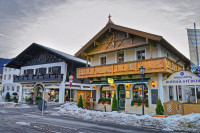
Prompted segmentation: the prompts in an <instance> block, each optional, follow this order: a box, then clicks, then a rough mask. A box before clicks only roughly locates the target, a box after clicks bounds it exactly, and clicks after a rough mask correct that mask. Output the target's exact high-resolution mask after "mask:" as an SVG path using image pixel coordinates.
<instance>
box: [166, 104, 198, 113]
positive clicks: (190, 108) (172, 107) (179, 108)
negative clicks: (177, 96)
mask: <svg viewBox="0 0 200 133" xmlns="http://www.w3.org/2000/svg"><path fill="white" fill-rule="evenodd" d="M164 111H165V114H166V115H176V114H180V115H187V114H191V113H200V104H196V103H180V102H177V101H169V102H166V103H164Z"/></svg>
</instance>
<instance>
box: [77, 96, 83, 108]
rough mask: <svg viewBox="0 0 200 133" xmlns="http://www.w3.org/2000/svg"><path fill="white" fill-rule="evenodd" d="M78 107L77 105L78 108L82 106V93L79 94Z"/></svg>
mask: <svg viewBox="0 0 200 133" xmlns="http://www.w3.org/2000/svg"><path fill="white" fill-rule="evenodd" d="M78 107H79V108H83V99H82V95H80V96H79V100H78Z"/></svg>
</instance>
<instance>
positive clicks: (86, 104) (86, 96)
mask: <svg viewBox="0 0 200 133" xmlns="http://www.w3.org/2000/svg"><path fill="white" fill-rule="evenodd" d="M80 95H81V96H82V99H83V104H84V108H86V109H89V106H90V98H91V91H80V90H77V104H78V101H79V97H80Z"/></svg>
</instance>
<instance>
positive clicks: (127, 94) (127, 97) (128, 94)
mask: <svg viewBox="0 0 200 133" xmlns="http://www.w3.org/2000/svg"><path fill="white" fill-rule="evenodd" d="M126 99H130V91H126Z"/></svg>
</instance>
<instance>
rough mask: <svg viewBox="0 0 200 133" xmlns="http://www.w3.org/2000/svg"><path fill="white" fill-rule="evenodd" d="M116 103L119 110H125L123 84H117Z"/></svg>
mask: <svg viewBox="0 0 200 133" xmlns="http://www.w3.org/2000/svg"><path fill="white" fill-rule="evenodd" d="M118 104H119V110H125V87H124V85H119V86H118Z"/></svg>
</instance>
